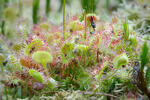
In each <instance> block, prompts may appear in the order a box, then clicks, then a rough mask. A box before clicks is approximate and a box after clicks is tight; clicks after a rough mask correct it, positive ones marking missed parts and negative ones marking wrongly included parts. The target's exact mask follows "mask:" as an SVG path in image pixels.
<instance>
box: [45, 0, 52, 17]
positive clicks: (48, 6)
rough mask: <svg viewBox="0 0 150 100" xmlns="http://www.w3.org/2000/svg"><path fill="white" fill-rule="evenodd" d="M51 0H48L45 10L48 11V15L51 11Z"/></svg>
mask: <svg viewBox="0 0 150 100" xmlns="http://www.w3.org/2000/svg"><path fill="white" fill-rule="evenodd" d="M50 1H51V0H46V8H45V12H46V15H47V16H48V14H49V11H50Z"/></svg>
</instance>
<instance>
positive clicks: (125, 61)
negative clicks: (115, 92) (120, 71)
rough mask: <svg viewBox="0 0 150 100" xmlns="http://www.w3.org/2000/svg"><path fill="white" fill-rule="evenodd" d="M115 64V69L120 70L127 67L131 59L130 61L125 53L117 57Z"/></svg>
mask: <svg viewBox="0 0 150 100" xmlns="http://www.w3.org/2000/svg"><path fill="white" fill-rule="evenodd" d="M113 62H114V65H115V67H117V68H120V67H121V66H122V65H127V64H128V62H129V59H128V57H127V55H126V54H125V53H123V54H121V55H119V56H117V57H115V59H114V61H113Z"/></svg>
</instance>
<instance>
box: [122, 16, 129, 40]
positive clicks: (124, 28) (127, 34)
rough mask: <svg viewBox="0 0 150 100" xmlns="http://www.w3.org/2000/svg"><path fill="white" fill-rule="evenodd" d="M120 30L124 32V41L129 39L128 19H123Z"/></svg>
mask: <svg viewBox="0 0 150 100" xmlns="http://www.w3.org/2000/svg"><path fill="white" fill-rule="evenodd" d="M122 28H123V31H124V38H125V40H128V39H129V25H128V19H127V18H125V21H123V22H122Z"/></svg>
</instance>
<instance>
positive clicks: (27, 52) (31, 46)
mask: <svg viewBox="0 0 150 100" xmlns="http://www.w3.org/2000/svg"><path fill="white" fill-rule="evenodd" d="M42 44H43V43H42V41H41V40H40V39H34V40H33V41H32V42H31V43H30V44H28V45H27V47H26V49H25V55H26V56H28V55H30V54H31V53H33V52H34V51H37V50H38V49H39V48H40V47H41V46H42Z"/></svg>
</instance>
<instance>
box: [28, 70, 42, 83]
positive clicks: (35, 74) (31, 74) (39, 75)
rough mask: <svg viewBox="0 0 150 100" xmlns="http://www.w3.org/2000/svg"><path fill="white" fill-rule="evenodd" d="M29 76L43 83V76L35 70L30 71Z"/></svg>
mask: <svg viewBox="0 0 150 100" xmlns="http://www.w3.org/2000/svg"><path fill="white" fill-rule="evenodd" d="M29 74H30V76H32V77H33V78H34V79H35V80H36V81H38V82H40V83H43V81H44V79H43V76H42V74H41V73H40V72H38V71H36V70H34V69H30V70H29Z"/></svg>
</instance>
